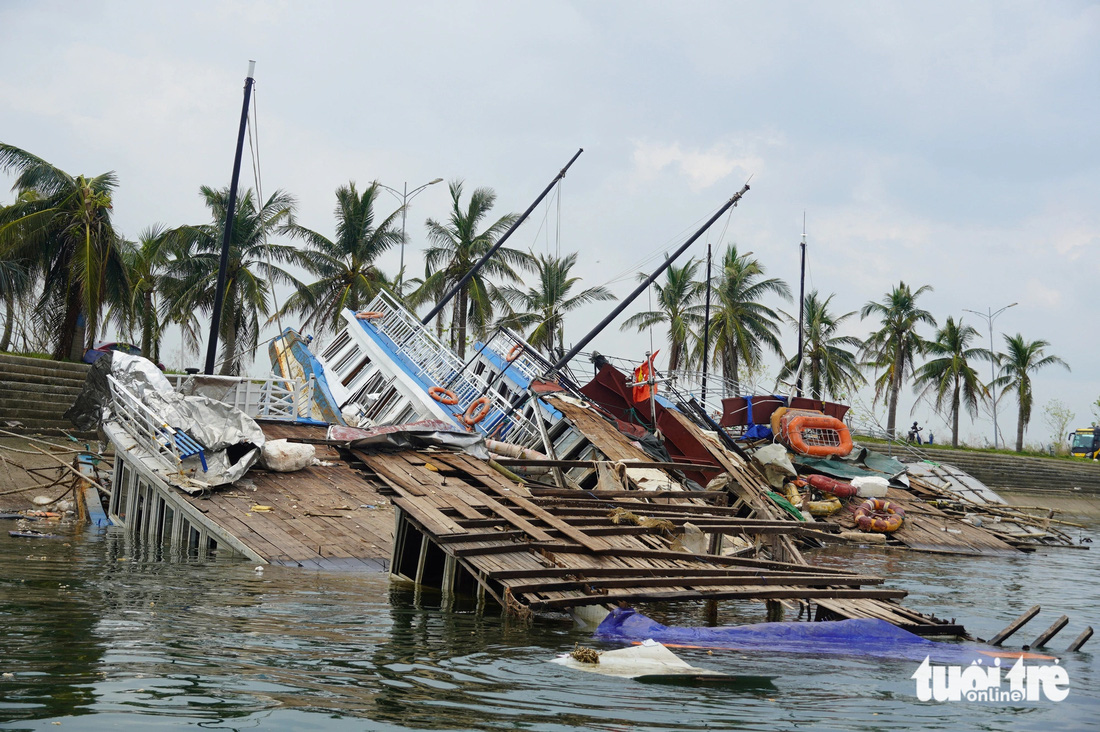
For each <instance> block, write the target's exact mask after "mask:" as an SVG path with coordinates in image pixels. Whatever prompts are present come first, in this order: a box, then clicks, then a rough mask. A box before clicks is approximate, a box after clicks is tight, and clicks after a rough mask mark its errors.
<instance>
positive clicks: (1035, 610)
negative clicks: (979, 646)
mask: <svg viewBox="0 0 1100 732" xmlns="http://www.w3.org/2000/svg"><path fill="white" fill-rule="evenodd" d="M1039 610H1040V608H1039V606H1038V605H1033V606H1032V607H1031V608H1030V609H1028V611H1027V612H1025V613H1024V614H1023V615H1021V616H1020V617H1018V618H1016V619H1015V620H1013V621H1012V622H1011V623H1009V624H1008V627H1006V628H1005V629H1004V630H1002V631H1001V632H1000V633H998V634H997V635H995V636H993V637H992V638H990V639H989V645H991V646H999V645H1001V644H1002V643H1004V642H1005V641H1006V640H1008V639H1009V637H1011V636H1012V635H1013V634H1014V633H1015V632H1016V631H1017V630H1019V629H1020V628H1022V627H1024V626H1025V625H1026V624H1027V623H1028V621H1029V620H1031V619H1032V618H1034V617H1035V616H1036V615H1038V614H1039Z"/></svg>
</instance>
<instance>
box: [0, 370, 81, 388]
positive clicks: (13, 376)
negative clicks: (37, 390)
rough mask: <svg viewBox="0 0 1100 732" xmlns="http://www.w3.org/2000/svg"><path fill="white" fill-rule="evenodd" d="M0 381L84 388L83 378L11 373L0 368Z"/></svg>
mask: <svg viewBox="0 0 1100 732" xmlns="http://www.w3.org/2000/svg"><path fill="white" fill-rule="evenodd" d="M0 383H4V384H35V385H38V386H43V387H50V388H54V387H56V388H59V389H66V390H76V391H80V390H81V389H83V388H84V379H83V378H80V379H71V378H69V377H67V376H58V375H57V374H29V373H12V372H9V371H4V370H3V369H2V368H0Z"/></svg>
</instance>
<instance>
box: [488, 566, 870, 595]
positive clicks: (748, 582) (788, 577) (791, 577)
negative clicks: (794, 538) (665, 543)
mask: <svg viewBox="0 0 1100 732" xmlns="http://www.w3.org/2000/svg"><path fill="white" fill-rule="evenodd" d="M566 572H567V570H563V571H562V574H565V573H566ZM883 582H885V580H883V579H882V578H881V577H860V576H858V575H851V576H849V577H834V576H829V577H814V576H812V575H800V574H796V573H793V572H784V573H776V574H775V575H773V574H757V575H740V576H733V577H698V576H695V577H689V576H680V577H677V576H672V577H638V576H633V577H617V578H608V579H597V578H593V577H589V578H586V579H577V580H566V579H563V580H558V581H549V582H548V581H543V582H532V583H529V584H517V585H509V588H510V589H511V590H512V594H513V595H516V594H520V593H531V592H565V591H569V590H584V589H589V588H590V589H592V590H593V591H597V592H598V591H600V590H603V589H606V588H617V589H621V588H629V587H694V586H698V585H702V586H706V587H718V586H721V585H741V586H744V587H757V586H765V585H770V586H772V587H775V586H777V585H778V586H783V587H791V586H796V587H832V586H838V587H845V586H856V587H859V586H862V585H881V584H882V583H883Z"/></svg>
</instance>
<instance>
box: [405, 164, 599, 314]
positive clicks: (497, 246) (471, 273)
mask: <svg viewBox="0 0 1100 732" xmlns="http://www.w3.org/2000/svg"><path fill="white" fill-rule="evenodd" d="M582 152H584V148H583V147H582V148H581V149H579V150H577V152H576V154H575V155H573V157H572V158H570V159H569V162H568V163H566V164H565V167H564V168H562V169H561V172H560V173H558V174H557V175H556V176H554V180H552V181H550V185H548V186H546V188H545V189H544V190H543V192H542V193H540V194H539V197H538V198H536V199H535V202H534V203H532V204H531V205H530V206H528V207H527V210H526V211H524V212H523V215H522V216H520V217H519V218H518V219H516V222H515V223H514V224H512V226H511V227H509V229H508V231H506V232H504V236H502V237H500V238H499V239H497V243H496V244H494V245H493V246H491V247H489V251H487V252H485V256H483V257H482V258H481V259H480V260H479V261H478V263H477V264H475V265H474V266H473V267H471V268H470V271H469V272H467V273H466V274H465V275H463V277H462V279H460V280H459V281H458V284H456V285H455V286H454V287H452V288H451V291H450V292H448V293H447V294H446V295H444V296H443V297H441V298H439V302H438V303H436V305H435V307H434V308H432V309H431V311H429V312H428V314H427V315H425V316H424V317H423V318H421V319H420V323H421V325H427V324H428V323H430V322H431V320H432V318H434V317H435V316H436V315H437V314H438V313H439V311H440V310H442V309H443V307H444V306H445V305H446V304H447V303H449V302H450V301H451V298H453V297H454V296H455V295H457V294H458V293H459V291H461V290H462V288H463V287H465V286H466V283H467V282H469V281H470V280H471V279H473V277H474V275H475V274H477V271H478V270H479V269H481V267H482V265H484V264H485V263H486V262H488V261H489V258H490V257H492V256H493V255H494V254H496V253H497V250H498V249H500V247H501V246H502V245H503V244H504V242H506V241H507V240H508V237H510V236H511V235H512V232H513V231H515V230H516V229H518V228H519V225H520V224H522V223H523V222H524V220H525V219H526V218H527V217H528V216H530V215H531V212H532V211H534V210H535V206H538V205H539V204H540V203H541V202H542V199H544V198H546V195H547V194H548V193H550V190H551V189H552V188H553V187H554V185H555V184H557V182H558V181H559V180H561V179H562V178H564V177H565V172H566V171H567V170H569V166H571V165H572V164H573V161H574V160H576V159H577V158H579V157H580V156H581V153H582Z"/></svg>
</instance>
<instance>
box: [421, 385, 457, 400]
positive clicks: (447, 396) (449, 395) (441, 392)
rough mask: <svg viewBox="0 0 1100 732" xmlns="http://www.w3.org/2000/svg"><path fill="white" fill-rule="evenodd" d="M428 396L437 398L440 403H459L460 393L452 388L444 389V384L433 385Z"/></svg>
mask: <svg viewBox="0 0 1100 732" xmlns="http://www.w3.org/2000/svg"><path fill="white" fill-rule="evenodd" d="M428 396H430V397H431V398H432V399H435V400H436V401H437V402H439V403H440V404H447V405H454V404H458V395H457V394H455V393H454V392H453V391H451V390H450V389H444V388H443V387H442V386H433V387H431V388H430V389H428Z"/></svg>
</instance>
